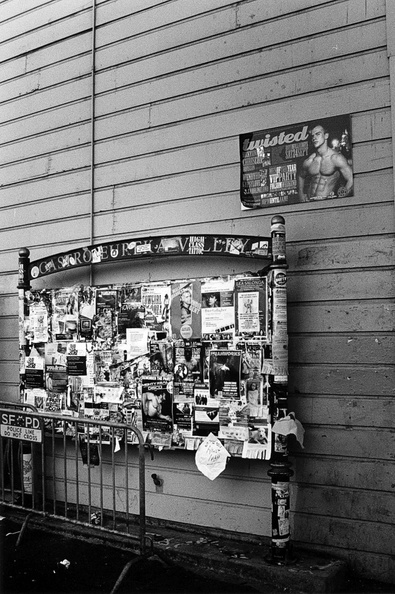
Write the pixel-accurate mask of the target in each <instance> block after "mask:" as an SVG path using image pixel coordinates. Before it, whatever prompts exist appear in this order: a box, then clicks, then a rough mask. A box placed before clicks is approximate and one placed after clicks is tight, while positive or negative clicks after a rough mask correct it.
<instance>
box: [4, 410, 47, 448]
mask: <svg viewBox="0 0 395 594" xmlns="http://www.w3.org/2000/svg"><path fill="white" fill-rule="evenodd" d="M0 420H1V423H0V435H1V436H2V437H10V438H11V439H22V440H23V441H33V442H35V443H41V442H42V440H43V436H42V430H41V423H40V421H39V419H38V418H37V417H33V416H31V415H23V414H19V413H17V412H15V413H9V412H3V413H1V419H0Z"/></svg>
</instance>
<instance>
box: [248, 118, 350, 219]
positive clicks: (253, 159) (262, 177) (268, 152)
mask: <svg viewBox="0 0 395 594" xmlns="http://www.w3.org/2000/svg"><path fill="white" fill-rule="evenodd" d="M351 147H352V139H351V118H350V116H349V115H342V116H336V117H333V118H325V119H321V120H314V121H309V122H301V123H299V124H293V125H291V126H284V127H281V128H271V129H267V130H260V131H256V132H250V133H249V134H242V135H241V136H240V161H241V163H240V174H241V180H240V199H241V209H242V210H250V209H255V208H267V207H270V206H272V205H282V204H297V203H300V202H315V201H319V200H329V199H332V198H345V197H346V196H353V163H352V148H351Z"/></svg>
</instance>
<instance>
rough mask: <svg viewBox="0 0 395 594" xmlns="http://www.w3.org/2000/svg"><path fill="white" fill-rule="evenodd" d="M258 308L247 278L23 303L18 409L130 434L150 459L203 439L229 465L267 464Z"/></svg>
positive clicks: (263, 303) (85, 289) (261, 303)
mask: <svg viewBox="0 0 395 594" xmlns="http://www.w3.org/2000/svg"><path fill="white" fill-rule="evenodd" d="M270 299H271V290H270V283H269V280H268V277H267V276H260V275H254V274H251V273H248V274H242V275H234V276H226V277H225V276H224V277H215V278H201V279H188V280H177V281H167V282H146V283H138V284H122V285H107V286H97V287H91V286H81V285H78V286H74V287H67V288H60V289H44V290H29V291H26V293H25V312H26V313H25V317H24V319H22V320H20V324H21V325H22V326H23V328H22V332H23V334H24V337H25V343H26V345H25V346H23V347H21V352H20V376H21V396H22V400H23V402H25V403H27V404H31V405H34V406H35V407H37V408H38V409H39V410H40V411H44V412H45V413H57V414H61V415H64V416H65V419H67V418H68V417H69V418H70V417H77V418H84V419H90V420H92V421H97V420H100V421H109V422H112V421H113V422H117V423H125V424H127V425H131V426H132V425H134V426H135V427H137V428H138V429H139V430H140V431H141V433H142V435H143V438H144V440H145V443H147V444H149V445H151V446H153V447H157V448H160V449H162V448H171V449H178V448H182V449H188V450H196V449H197V448H198V447H199V445H200V443H201V442H202V440H203V439H204V438H205V437H207V436H208V435H210V434H213V435H215V436H217V437H218V438H219V439H220V440H221V441H222V443H223V445H224V447H225V448H226V449H227V451H228V452H229V454H230V455H231V456H239V457H243V458H257V459H270V455H271V424H270V414H269V389H270V384H269V374H270V373H273V366H272V357H273V353H272V344H271V332H272V331H271V328H272V320H271V314H270V311H271V307H270ZM102 427H103V425H102ZM90 433H91V436H90V438H91V439H92V440H94V439H95V429H94V428H93V429H90ZM100 433H101V435H100V443H106V439H107V443H111V432H110V430H108V433H107V434H106V432H105V431H103V430H102V431H101V432H100ZM127 435H128V437H127V439H128V441H130V442H131V443H137V438H136V435H135V433H134V432H133V431H130V432H127Z"/></svg>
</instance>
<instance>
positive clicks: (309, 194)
mask: <svg viewBox="0 0 395 594" xmlns="http://www.w3.org/2000/svg"><path fill="white" fill-rule="evenodd" d="M309 134H310V139H311V144H312V145H313V147H314V151H313V152H312V153H311V154H310V155H309V156H308V157H307V159H306V160H305V161H303V163H302V166H301V167H300V168H299V172H298V194H299V199H300V201H301V202H309V201H310V200H325V199H326V198H331V197H335V195H337V196H338V197H339V198H343V197H344V196H348V195H350V194H351V192H352V188H353V171H352V168H351V165H350V163H349V161H348V160H347V158H346V157H345V156H344V155H343V154H342V152H341V149H342V144H341V140H339V139H337V138H334V139H332V147H333V148H332V147H331V146H329V144H328V139H329V131H328V129H327V128H326V127H325V126H323V125H322V124H320V123H317V124H315V125H313V127H312V128H310V131H309ZM343 142H344V141H343Z"/></svg>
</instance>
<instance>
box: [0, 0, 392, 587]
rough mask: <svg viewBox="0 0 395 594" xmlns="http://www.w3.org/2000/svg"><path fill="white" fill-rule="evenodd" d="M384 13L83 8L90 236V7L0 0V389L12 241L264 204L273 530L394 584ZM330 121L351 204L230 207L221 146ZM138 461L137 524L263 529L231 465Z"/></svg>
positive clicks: (274, 2) (332, 8)
mask: <svg viewBox="0 0 395 594" xmlns="http://www.w3.org/2000/svg"><path fill="white" fill-rule="evenodd" d="M391 2H392V0H389V2H388V8H387V7H386V2H385V0H364V1H361V0H330V1H326V0H265V1H262V0H242V1H240V2H232V1H231V0H198V1H196V0H133V1H131V0H96V7H97V18H96V21H97V28H96V36H95V44H96V55H95V61H96V76H95V101H94V103H95V127H94V137H95V150H94V159H95V171H94V183H95V192H94V216H93V230H92V229H91V215H90V206H91V193H90V184H91V134H92V127H91V110H92V97H91V95H92V75H91V66H92V51H91V48H92V34H91V27H92V0H3V1H0V19H1V21H0V40H1V41H0V81H1V82H0V160H1V164H2V166H1V169H0V241H1V243H0V282H1V289H0V290H1V294H0V316H1V317H0V337H1V340H0V365H1V375H0V385H1V398H2V399H4V398H6V399H17V393H18V391H17V384H18V344H17V335H18V328H17V298H16V283H17V278H16V269H17V252H18V249H19V248H20V247H22V246H27V247H29V249H30V250H31V252H32V257H33V259H36V258H39V257H42V256H44V255H47V254H49V253H55V252H57V251H61V250H63V249H67V248H68V247H72V246H79V245H84V244H87V243H88V242H89V237H90V234H91V232H93V235H94V238H95V240H96V241H104V240H110V239H112V238H114V239H116V238H122V237H123V236H125V235H131V234H136V235H140V234H151V233H152V234H158V233H159V232H184V233H188V232H191V233H196V232H240V233H251V234H255V233H262V234H264V235H265V234H267V233H268V228H269V225H270V218H271V217H272V216H273V215H274V214H282V215H283V216H284V217H285V219H286V225H287V240H288V256H289V258H288V259H289V332H290V378H289V381H290V408H291V410H295V411H296V413H297V416H298V418H299V419H300V420H301V421H302V423H303V424H304V426H305V429H306V443H305V449H304V450H301V448H300V447H299V446H298V445H295V446H293V450H294V451H293V461H294V470H295V476H294V478H293V480H292V484H293V488H292V500H291V505H292V510H293V513H292V526H293V532H292V537H293V540H294V541H295V542H296V543H300V544H303V545H306V546H312V547H317V548H319V549H323V550H327V551H330V552H331V553H333V554H335V555H340V556H344V557H347V558H349V559H350V561H351V562H352V563H353V565H354V567H355V568H356V569H357V570H359V571H360V572H361V573H363V574H364V575H367V576H370V577H375V578H378V579H381V580H384V581H393V580H394V579H395V578H394V576H395V563H394V557H393V551H394V550H395V536H394V534H395V533H394V529H393V519H394V512H395V505H394V487H395V474H394V466H395V465H394V452H395V439H394V429H393V419H394V398H393V396H394V394H393V390H394V373H393V371H394V344H393V343H394V335H393V333H392V332H393V297H394V291H393V284H392V283H393V268H392V245H393V244H392V241H393V239H392V238H393V232H394V185H393V153H392V135H393V131H392V127H391V126H392V124H391V110H390V107H391V80H390V69H389V62H388V55H387V35H386V31H387V15H386V10H392V9H390V8H389V7H390V5H391ZM392 16H393V15H392ZM392 84H394V81H392ZM345 113H351V114H352V134H353V155H354V171H355V195H354V197H352V198H345V199H342V200H336V201H335V200H328V201H327V202H320V203H311V204H300V205H295V206H289V207H285V206H283V207H273V208H267V209H262V210H256V211H244V212H241V210H240V202H239V193H238V191H239V155H238V135H239V134H241V133H245V132H249V131H251V130H259V129H263V128H272V127H276V126H281V125H286V124H292V123H295V122H298V121H304V120H311V119H315V118H317V119H320V118H323V117H331V116H335V115H339V114H345ZM131 274H132V271H131V270H130V269H126V270H125V269H124V270H122V269H120V270H118V271H117V275H118V276H119V277H120V278H125V276H126V278H128V279H129V278H130V275H131ZM133 274H137V273H136V272H133ZM138 274H141V275H142V277H143V278H147V277H148V276H149V277H150V278H151V277H154V276H155V275H156V276H158V277H160V276H161V275H162V277H165V276H166V274H169V275H170V274H172V271H171V269H170V268H167V267H166V266H165V267H164V268H161V270H160V271H158V270H156V269H155V268H154V269H151V268H150V267H148V268H147V267H146V268H144V267H142V268H141V267H140V269H138ZM112 275H113V272H112V271H111V270H104V271H101V272H98V273H97V276H96V280H97V281H100V282H105V281H107V280H111V279H112V278H113V276H112ZM176 276H178V275H176ZM115 280H116V279H115ZM54 282H55V281H54ZM73 282H74V277H73V276H72V275H71V276H67V275H64V276H62V275H58V279H56V284H57V285H59V284H65V285H69V284H72V283H73ZM391 308H392V309H391ZM291 445H293V444H291ZM150 464H151V463H150ZM151 466H152V469H155V470H156V471H157V472H159V474H161V475H162V476H164V479H165V482H164V493H163V494H161V495H159V496H158V495H157V494H156V493H155V491H154V489H153V486H152V489H151V486H149V487H148V488H149V493H148V513H149V514H151V515H157V516H158V517H161V518H166V519H170V520H177V521H181V522H191V523H196V524H200V525H210V526H214V527H215V526H218V527H221V528H224V529H228V530H236V531H239V532H246V533H252V534H257V535H269V533H270V500H269V493H270V483H269V482H268V478H267V474H266V472H267V465H266V464H264V463H256V462H253V461H248V462H247V461H232V463H230V464H229V467H228V469H227V471H226V472H225V473H224V474H223V475H221V476H220V477H219V478H218V479H217V480H216V481H214V482H211V481H208V480H207V479H205V478H204V477H202V475H200V474H199V473H198V472H197V471H196V469H195V466H194V461H193V457H192V456H189V454H188V453H185V454H180V455H178V454H177V455H175V454H165V453H161V454H158V456H157V457H156V458H155V461H154V462H153V463H152V464H151ZM149 470H151V467H150V466H149Z"/></svg>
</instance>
